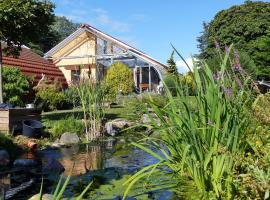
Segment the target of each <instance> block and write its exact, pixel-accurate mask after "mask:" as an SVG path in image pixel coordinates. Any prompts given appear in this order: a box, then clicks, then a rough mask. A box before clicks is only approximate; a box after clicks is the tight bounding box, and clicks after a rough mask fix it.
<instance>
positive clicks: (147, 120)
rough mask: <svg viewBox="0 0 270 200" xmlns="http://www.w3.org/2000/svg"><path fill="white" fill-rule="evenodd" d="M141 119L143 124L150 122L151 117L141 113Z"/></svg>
mask: <svg viewBox="0 0 270 200" xmlns="http://www.w3.org/2000/svg"><path fill="white" fill-rule="evenodd" d="M141 121H142V123H143V124H149V123H151V119H150V118H149V116H148V114H143V115H142V119H141Z"/></svg>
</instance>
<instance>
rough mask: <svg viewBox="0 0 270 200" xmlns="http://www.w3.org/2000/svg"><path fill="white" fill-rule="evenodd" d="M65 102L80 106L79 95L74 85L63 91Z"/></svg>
mask: <svg viewBox="0 0 270 200" xmlns="http://www.w3.org/2000/svg"><path fill="white" fill-rule="evenodd" d="M64 94H65V97H66V100H67V103H68V104H70V105H71V106H73V107H78V106H81V101H80V97H79V94H78V90H77V88H76V86H70V87H69V88H68V89H66V90H65V91H64Z"/></svg>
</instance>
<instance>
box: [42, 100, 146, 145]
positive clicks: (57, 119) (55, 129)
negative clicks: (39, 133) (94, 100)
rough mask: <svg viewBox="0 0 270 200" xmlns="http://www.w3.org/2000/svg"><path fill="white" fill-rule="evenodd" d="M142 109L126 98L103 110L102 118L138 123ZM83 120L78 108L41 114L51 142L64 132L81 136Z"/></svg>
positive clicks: (138, 103) (139, 103)
mask: <svg viewBox="0 0 270 200" xmlns="http://www.w3.org/2000/svg"><path fill="white" fill-rule="evenodd" d="M143 107H144V105H142V103H141V102H138V100H137V99H136V98H135V97H132V98H127V99H125V102H124V103H123V104H122V105H113V106H112V107H111V108H105V109H104V117H105V119H106V121H111V120H114V119H117V118H123V119H126V120H130V121H139V120H140V118H141V115H142V113H144V109H143ZM83 118H84V113H83V110H82V109H80V108H75V109H72V110H59V111H52V112H44V113H42V123H43V124H44V125H45V127H46V131H47V132H48V136H49V137H50V138H51V140H55V139H56V138H59V137H60V136H61V134H63V133H64V132H74V133H77V134H79V135H81V136H83V133H84V128H83V124H82V119H83Z"/></svg>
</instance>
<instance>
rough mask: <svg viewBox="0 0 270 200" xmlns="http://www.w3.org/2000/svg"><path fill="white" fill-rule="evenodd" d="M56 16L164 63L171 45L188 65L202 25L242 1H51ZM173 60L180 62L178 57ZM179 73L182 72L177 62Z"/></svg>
mask: <svg viewBox="0 0 270 200" xmlns="http://www.w3.org/2000/svg"><path fill="white" fill-rule="evenodd" d="M53 2H54V3H55V5H56V9H55V13H56V15H64V16H66V17H67V18H69V19H71V20H72V21H74V22H80V23H88V24H90V25H92V26H94V27H96V28H98V29H100V30H102V31H104V32H106V33H108V34H110V35H112V36H114V37H117V38H118V39H121V40H123V41H125V42H127V43H129V44H130V45H132V46H134V47H136V48H138V49H140V50H141V51H143V52H145V53H147V54H149V55H150V56H151V57H153V58H155V59H157V60H159V61H160V62H162V63H166V60H167V59H168V57H169V56H170V54H171V52H172V48H171V46H170V43H172V44H173V45H174V46H175V47H176V48H177V49H178V50H179V51H180V52H181V53H182V54H183V56H184V57H185V58H186V60H187V61H188V62H190V56H191V54H196V53H198V49H197V41H196V38H197V37H198V36H199V35H200V32H201V31H202V22H203V21H207V22H209V21H211V20H212V19H213V17H214V16H215V14H216V13H217V12H218V11H220V10H222V9H227V8H229V7H231V6H233V5H237V4H242V3H243V2H244V0H188V1H187V0H186V1H182V0H167V1H164V0H133V1H131V0H114V1H113V0H53ZM175 59H176V60H179V59H178V58H177V57H176V58H175ZM178 65H179V70H180V71H181V72H183V71H184V70H185V69H184V67H183V63H182V62H181V61H178Z"/></svg>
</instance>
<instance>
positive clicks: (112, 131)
mask: <svg viewBox="0 0 270 200" xmlns="http://www.w3.org/2000/svg"><path fill="white" fill-rule="evenodd" d="M132 125H133V122H130V121H128V120H125V119H115V120H113V121H110V122H107V123H106V124H105V133H106V134H108V135H111V136H115V135H117V134H118V133H119V132H120V131H121V130H123V129H125V128H128V127H130V126H132Z"/></svg>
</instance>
